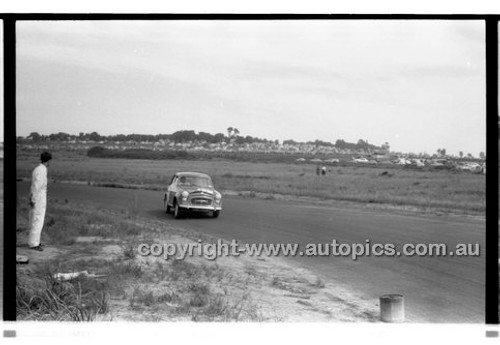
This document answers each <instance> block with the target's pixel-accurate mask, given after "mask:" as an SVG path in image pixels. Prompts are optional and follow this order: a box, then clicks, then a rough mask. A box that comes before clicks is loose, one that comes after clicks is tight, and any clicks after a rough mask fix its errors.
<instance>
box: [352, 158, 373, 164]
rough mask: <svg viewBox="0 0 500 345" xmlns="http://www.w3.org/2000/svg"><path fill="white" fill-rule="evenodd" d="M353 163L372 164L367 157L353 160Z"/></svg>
mask: <svg viewBox="0 0 500 345" xmlns="http://www.w3.org/2000/svg"><path fill="white" fill-rule="evenodd" d="M352 161H353V162H355V163H370V161H369V160H368V159H366V158H365V157H361V158H353V159H352Z"/></svg>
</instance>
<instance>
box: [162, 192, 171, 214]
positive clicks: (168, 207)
mask: <svg viewBox="0 0 500 345" xmlns="http://www.w3.org/2000/svg"><path fill="white" fill-rule="evenodd" d="M163 209H164V210H165V213H166V214H169V213H170V206H169V205H168V202H167V196H166V195H165V198H164V199H163Z"/></svg>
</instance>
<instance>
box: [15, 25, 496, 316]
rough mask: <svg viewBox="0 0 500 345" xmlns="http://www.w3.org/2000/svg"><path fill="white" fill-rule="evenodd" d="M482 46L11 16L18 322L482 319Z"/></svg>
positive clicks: (363, 30) (317, 29)
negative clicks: (13, 28) (13, 27)
mask: <svg viewBox="0 0 500 345" xmlns="http://www.w3.org/2000/svg"><path fill="white" fill-rule="evenodd" d="M485 54H486V53H485V25H484V21H481V20H453V21H446V20H314V19H308V20H300V19H290V20H263V19H259V20H239V19H238V18H231V19H230V20H219V19H211V20H189V19H180V20H99V21H94V20H42V21H34V20H33V21H30V20H25V21H18V22H17V23H16V72H15V77H16V100H15V101H16V102H15V105H16V179H17V182H16V191H17V207H16V239H17V245H16V254H17V255H16V258H17V265H16V274H17V285H16V317H17V320H21V321H100V322H109V321H111V322H112V321H150V322H157V321H171V322H177V321H187V322H266V323H273V322H274V323H276V322H334V323H352V322H355V323H379V322H385V323H432V324H438V323H483V322H484V319H485V251H484V248H485V209H486V189H485V186H486V182H485V181H486V115H485V114H486V98H485V94H486V55H485ZM494 169H496V167H495V168H494ZM495 173H496V172H495Z"/></svg>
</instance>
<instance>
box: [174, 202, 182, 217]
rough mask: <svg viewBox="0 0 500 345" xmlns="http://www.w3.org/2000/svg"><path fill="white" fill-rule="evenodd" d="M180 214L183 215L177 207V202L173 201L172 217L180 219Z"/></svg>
mask: <svg viewBox="0 0 500 345" xmlns="http://www.w3.org/2000/svg"><path fill="white" fill-rule="evenodd" d="M182 216H183V211H182V210H181V208H180V207H179V204H178V203H175V205H174V217H175V218H176V219H180V218H182Z"/></svg>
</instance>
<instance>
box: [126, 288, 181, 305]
mask: <svg viewBox="0 0 500 345" xmlns="http://www.w3.org/2000/svg"><path fill="white" fill-rule="evenodd" d="M178 299H179V298H178V296H177V294H176V293H174V292H172V291H160V292H155V291H153V290H151V289H148V288H146V287H143V286H136V287H135V288H134V290H133V292H132V295H131V296H130V299H129V305H130V307H132V308H137V307H140V306H146V307H151V306H157V305H159V304H162V303H165V302H168V303H170V302H173V301H177V300H178Z"/></svg>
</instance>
